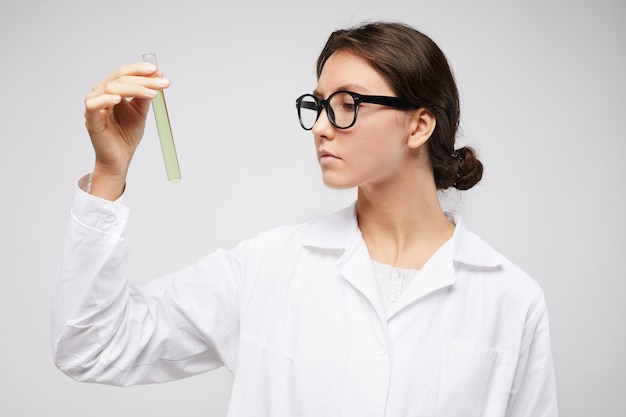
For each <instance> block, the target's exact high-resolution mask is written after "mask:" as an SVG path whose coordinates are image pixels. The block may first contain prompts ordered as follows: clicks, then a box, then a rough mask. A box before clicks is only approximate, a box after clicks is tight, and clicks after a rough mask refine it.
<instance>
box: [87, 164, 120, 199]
mask: <svg viewBox="0 0 626 417" xmlns="http://www.w3.org/2000/svg"><path fill="white" fill-rule="evenodd" d="M125 187H126V173H125V172H124V173H113V172H109V171H107V170H103V169H101V168H100V167H98V164H96V167H95V168H94V170H93V174H92V179H91V191H90V194H92V195H95V196H96V197H100V198H103V199H105V200H110V201H115V200H117V199H118V198H119V197H120V196H121V195H122V194H123V193H124V189H125Z"/></svg>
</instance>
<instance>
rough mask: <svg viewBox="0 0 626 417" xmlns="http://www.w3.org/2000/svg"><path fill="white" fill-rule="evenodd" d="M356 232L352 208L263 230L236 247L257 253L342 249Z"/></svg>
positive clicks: (356, 226)
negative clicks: (312, 248) (257, 251)
mask: <svg viewBox="0 0 626 417" xmlns="http://www.w3.org/2000/svg"><path fill="white" fill-rule="evenodd" d="M357 232H358V225H357V222H356V215H355V211H354V205H351V206H349V207H345V208H342V209H340V210H337V211H335V212H333V213H330V214H327V215H323V216H319V217H316V218H313V219H310V220H308V221H305V222H301V223H296V224H287V225H281V226H278V227H274V228H271V229H268V230H265V231H263V232H261V233H259V234H258V235H256V236H254V237H253V238H251V239H248V240H246V241H244V242H242V243H240V244H239V245H238V247H245V248H247V249H252V248H256V249H257V250H259V251H264V252H268V251H289V250H291V249H294V248H296V247H297V248H300V247H307V246H313V247H326V248H345V247H346V246H347V245H348V244H349V242H350V241H351V239H352V238H353V237H354V235H355V233H357Z"/></svg>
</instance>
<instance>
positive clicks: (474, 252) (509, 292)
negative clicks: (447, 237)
mask: <svg viewBox="0 0 626 417" xmlns="http://www.w3.org/2000/svg"><path fill="white" fill-rule="evenodd" d="M455 222H456V224H457V228H456V230H455V235H454V239H455V242H454V243H455V248H454V262H455V266H456V268H457V271H458V272H459V275H460V276H462V277H465V278H466V279H468V280H470V282H468V285H480V286H488V287H489V288H490V290H491V291H494V292H496V293H499V295H500V296H501V297H514V298H518V299H519V298H521V299H526V301H529V302H533V303H535V302H540V301H542V300H543V290H542V289H541V287H540V285H539V284H538V283H537V281H536V280H535V279H534V278H533V277H531V276H530V275H529V274H528V273H527V272H526V271H525V270H524V269H522V268H521V267H520V266H518V265H517V264H516V263H514V262H513V261H511V260H510V259H509V258H507V257H506V256H504V255H503V254H501V253H500V252H498V251H497V250H496V249H494V248H493V247H492V246H491V245H490V244H489V243H487V242H485V241H484V240H483V239H482V238H480V237H479V236H478V235H476V234H475V233H473V232H471V231H470V230H468V228H467V227H466V226H465V224H464V222H463V220H462V219H461V218H460V217H458V216H455Z"/></svg>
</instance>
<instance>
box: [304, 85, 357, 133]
mask: <svg viewBox="0 0 626 417" xmlns="http://www.w3.org/2000/svg"><path fill="white" fill-rule="evenodd" d="M326 103H327V105H326V115H327V116H328V118H329V119H330V121H331V122H332V123H333V125H335V126H336V127H338V128H340V129H345V128H348V127H350V126H352V125H353V124H354V121H355V119H356V108H357V106H356V103H355V101H354V97H352V95H350V94H348V93H345V92H336V93H333V94H331V95H330V97H329V98H328V101H326ZM326 103H325V104H326ZM322 105H323V104H322V102H321V101H320V100H318V99H316V98H315V97H314V96H312V95H309V94H307V95H305V96H302V97H301V98H300V100H299V101H298V114H299V116H300V123H301V124H302V127H303V128H305V129H307V130H310V129H312V128H313V125H314V124H315V122H316V121H317V118H318V116H319V114H320V113H321V109H320V106H322Z"/></svg>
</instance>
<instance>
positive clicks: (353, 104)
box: [296, 91, 419, 130]
mask: <svg viewBox="0 0 626 417" xmlns="http://www.w3.org/2000/svg"><path fill="white" fill-rule="evenodd" d="M361 103H372V104H380V105H383V106H388V107H395V108H397V109H404V110H410V109H416V108H418V107H419V106H417V105H415V104H412V103H410V102H408V101H406V100H404V99H401V98H399V97H388V96H368V95H363V94H357V93H353V92H352V91H335V92H334V93H332V94H331V95H330V96H328V98H327V99H326V100H320V99H319V98H317V97H315V96H314V95H313V94H303V95H301V96H300V97H298V98H297V99H296V108H297V109H298V118H299V119H300V125H301V126H302V128H303V129H305V130H311V129H313V125H314V124H315V122H317V119H319V117H320V114H322V108H324V107H325V108H326V115H327V116H328V120H330V123H332V125H333V126H335V127H336V128H337V129H348V128H350V127H352V126H354V123H356V117H357V115H358V113H359V104H361Z"/></svg>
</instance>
